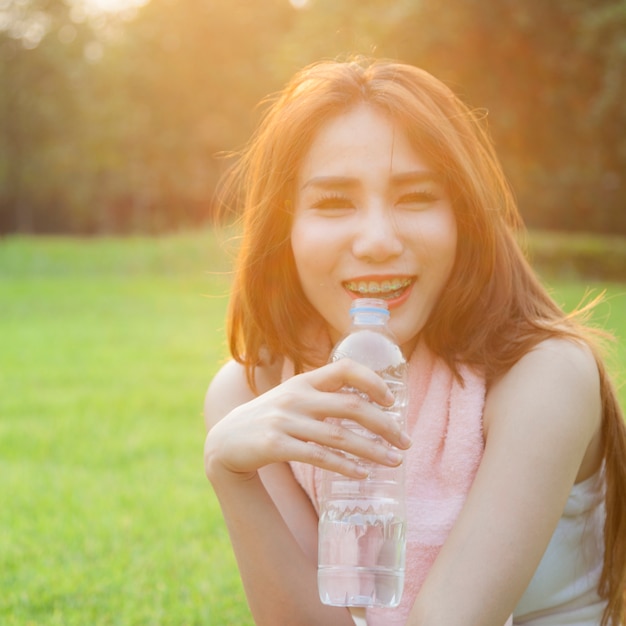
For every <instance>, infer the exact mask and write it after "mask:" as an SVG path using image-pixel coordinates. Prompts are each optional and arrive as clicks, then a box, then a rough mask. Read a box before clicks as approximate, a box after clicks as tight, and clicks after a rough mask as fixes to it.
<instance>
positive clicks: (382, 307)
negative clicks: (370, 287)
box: [350, 298, 389, 315]
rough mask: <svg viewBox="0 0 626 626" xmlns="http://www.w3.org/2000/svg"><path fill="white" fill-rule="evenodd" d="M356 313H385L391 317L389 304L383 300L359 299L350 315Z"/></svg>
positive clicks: (353, 305)
mask: <svg viewBox="0 0 626 626" xmlns="http://www.w3.org/2000/svg"><path fill="white" fill-rule="evenodd" d="M354 313H384V314H385V315H389V309H388V308H387V303H386V302H385V301H384V300H382V299H381V298H357V299H356V300H354V301H353V302H352V306H351V307H350V315H353V314H354Z"/></svg>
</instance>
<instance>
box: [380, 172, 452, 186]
mask: <svg viewBox="0 0 626 626" xmlns="http://www.w3.org/2000/svg"><path fill="white" fill-rule="evenodd" d="M391 180H392V181H393V182H394V183H396V184H405V183H423V182H435V183H441V182H442V176H441V174H439V173H437V172H435V171H433V170H415V171H412V172H401V173H399V174H392V176H391Z"/></svg>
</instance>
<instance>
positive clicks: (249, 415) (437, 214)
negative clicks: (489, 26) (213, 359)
mask: <svg viewBox="0 0 626 626" xmlns="http://www.w3.org/2000/svg"><path fill="white" fill-rule="evenodd" d="M271 102H272V103H271V106H270V107H269V109H268V110H267V113H266V115H265V117H264V118H263V120H262V122H261V126H260V127H259V129H258V130H257V132H256V134H255V135H254V137H253V140H252V141H251V143H250V144H249V146H248V150H247V151H246V152H245V153H244V154H243V156H242V158H241V160H240V161H239V163H238V164H237V165H236V167H235V169H234V171H233V175H232V177H231V178H230V179H229V180H228V181H227V182H229V183H231V184H232V185H234V187H231V188H227V189H229V190H230V191H231V192H232V194H233V195H232V197H233V198H237V199H239V200H240V201H241V204H242V206H241V207H240V208H241V210H242V212H243V227H244V230H243V237H242V241H241V250H240V255H239V258H238V263H237V266H236V272H235V278H234V282H233V290H232V297H231V301H230V310H229V316H228V325H229V341H230V348H231V354H232V357H233V360H231V361H230V362H229V363H227V364H226V365H224V367H223V368H222V369H221V370H220V371H219V372H218V374H217V375H216V377H215V378H214V379H213V381H212V382H211V384H210V386H209V389H208V392H207V395H206V402H205V416H206V423H207V427H208V430H209V432H208V435H207V438H206V442H205V470H206V474H207V477H208V478H209V480H210V481H211V483H212V484H213V488H214V490H215V493H216V495H217V497H218V499H219V501H220V505H221V506H222V510H223V513H224V517H225V520H226V524H227V526H228V530H229V532H230V536H231V540H232V543H233V547H234V550H235V554H236V557H237V560H238V564H239V568H240V572H241V577H242V580H243V584H244V587H245V589H246V592H247V595H248V600H249V604H250V609H251V611H252V614H253V616H254V619H255V623H256V624H271V625H273V624H277V623H278V624H282V623H298V624H320V623H324V624H327V625H328V626H331V625H333V626H334V625H336V626H350V625H352V626H354V622H353V620H352V614H351V612H349V611H347V610H346V609H345V608H342V607H331V606H327V605H325V604H323V603H322V602H323V601H324V597H325V596H324V594H322V601H320V597H318V594H317V591H316V587H317V585H316V579H317V543H318V533H317V528H318V517H317V512H318V511H319V510H320V501H321V496H322V492H321V491H320V490H321V489H322V484H323V482H324V481H323V476H324V474H323V473H324V472H326V471H333V472H338V473H340V474H343V475H344V476H345V477H346V478H347V479H349V478H354V479H357V478H359V476H361V473H360V471H359V470H360V468H359V460H361V459H362V460H363V461H365V462H366V463H371V462H374V463H379V464H383V465H397V464H398V463H399V462H400V461H399V460H398V459H397V458H396V459H395V460H393V459H391V458H389V456H387V454H386V453H387V451H388V447H387V445H384V444H383V443H381V441H382V439H384V440H385V441H386V443H387V444H391V445H392V446H395V447H396V448H400V449H402V450H405V451H406V453H405V456H404V461H402V462H403V463H405V466H406V475H407V492H406V502H407V511H409V515H408V516H407V553H406V563H407V566H406V572H405V582H406V584H405V591H404V595H403V597H402V599H401V601H400V604H399V606H398V607H397V608H395V609H385V610H382V609H376V608H371V607H368V608H367V611H366V616H365V619H366V623H367V626H424V624H428V626H442V625H447V624H463V625H464V626H502V625H503V624H506V625H507V626H511V625H512V624H513V625H517V624H520V625H521V624H525V625H526V626H557V625H558V624H577V625H578V626H599V625H600V624H601V625H602V626H608V625H609V624H610V625H611V626H618V624H619V625H620V626H621V625H622V624H624V621H623V619H622V615H623V608H624V606H623V605H624V600H623V591H624V587H625V584H624V581H625V580H626V539H625V537H626V509H625V505H624V503H625V502H626V460H625V459H626V431H625V429H624V423H623V419H622V415H621V410H620V407H619V405H618V403H617V398H616V394H615V390H614V388H613V387H612V384H611V382H610V380H609V378H608V376H607V374H606V370H605V367H604V365H603V363H602V360H601V358H600V356H599V351H598V349H597V348H596V346H595V340H594V337H593V335H592V333H591V331H590V329H587V328H585V327H584V326H583V325H582V324H581V323H580V320H579V318H577V317H576V316H575V315H567V314H566V313H565V312H563V311H562V310H561V309H560V308H559V307H558V306H557V304H556V303H555V302H554V301H553V300H552V299H551V298H550V296H549V294H548V293H547V292H546V290H545V289H544V287H543V286H542V285H541V283H540V282H539V280H538V279H537V277H536V276H535V275H534V273H533V272H532V269H531V267H530V266H529V264H528V262H527V261H526V259H525V257H524V255H523V252H522V250H520V248H519V246H518V244H517V238H516V236H515V229H516V228H517V227H519V226H520V224H519V218H518V213H517V208H516V205H515V201H514V198H513V195H512V193H511V190H510V188H509V186H508V183H507V181H506V179H505V178H504V174H503V172H502V169H501V167H500V164H499V161H498V158H497V156H496V154H495V152H494V148H493V144H492V143H491V141H490V139H489V136H488V135H487V133H486V131H485V128H484V126H483V125H482V120H481V118H480V116H478V115H476V114H475V113H474V112H473V111H471V110H470V109H468V108H467V107H466V106H465V105H464V104H463V103H462V102H461V101H460V100H459V99H458V98H457V97H456V96H455V95H454V94H453V93H452V92H451V91H450V90H449V89H448V88H447V87H446V86H445V85H443V84H442V83H441V82H440V81H438V80H437V79H436V78H435V77H433V76H431V75H430V74H428V73H426V72H424V71H422V70H420V69H418V68H415V67H412V66H408V65H404V64H401V63H394V62H390V61H376V60H374V59H357V60H355V61H349V62H345V63H335V62H322V63H317V64H314V65H312V66H311V67H308V68H305V69H304V70H303V71H302V72H300V73H299V74H297V75H296V76H295V77H294V79H293V80H292V82H290V83H289V84H288V85H287V86H286V87H285V89H284V90H283V91H282V92H280V93H279V94H277V95H276V97H275V98H274V99H273V100H272V101H271ZM373 295H376V296H377V297H383V298H384V299H385V300H386V302H387V305H388V308H389V312H390V314H391V320H390V327H391V329H392V330H393V333H394V334H395V335H396V337H397V338H398V340H399V342H400V343H401V345H402V349H403V351H404V352H405V354H406V357H407V361H408V363H409V380H410V381H412V382H410V383H409V406H408V419H407V427H408V432H409V435H410V436H409V440H408V441H407V440H405V439H403V438H402V437H401V436H400V433H399V426H398V424H396V423H395V422H394V421H393V419H390V416H389V415H388V414H387V412H385V411H384V410H382V407H383V406H384V405H385V395H386V394H388V389H387V388H386V385H385V384H384V381H383V380H382V378H380V377H379V376H378V375H376V374H375V372H373V371H371V370H369V369H367V368H364V367H362V366H361V365H359V364H357V363H355V362H354V361H350V360H349V359H342V360H339V361H334V362H329V359H328V356H329V352H330V349H331V345H332V343H333V341H336V340H337V338H338V336H339V335H341V334H342V333H343V332H345V331H346V330H347V325H348V323H349V317H348V309H349V307H350V304H351V303H352V301H353V300H354V299H355V298H357V297H359V296H373ZM346 388H351V389H354V390H356V391H357V392H358V393H357V394H355V395H353V396H352V397H351V398H350V397H349V396H348V395H347V394H346V393H345V389H346ZM472 389H473V390H474V391H473V392H471V390H472ZM470 392H471V395H466V394H470ZM367 399H370V400H371V402H367ZM436 407H440V409H438V408H436ZM455 407H456V408H455ZM327 417H334V418H339V419H342V420H350V421H353V422H356V423H358V424H360V425H361V426H362V427H363V428H364V429H367V430H368V431H371V434H372V435H375V436H369V435H368V436H367V437H363V436H359V435H358V434H357V433H356V432H355V431H353V430H351V429H346V428H339V429H337V428H336V427H335V424H334V423H332V422H329V421H328V420H327V419H326V418H327ZM411 441H412V442H413V445H412V446H411V445H410V444H411ZM465 454H467V456H465V457H464V458H465V459H466V461H467V463H466V462H461V461H460V459H461V456H462V455H465ZM422 463H423V464H422ZM341 493H342V497H343V495H344V494H351V493H353V492H349V491H345V492H343V491H342V492H341ZM345 497H346V500H351V504H350V506H354V507H355V509H356V508H360V509H361V510H364V509H363V503H362V502H359V499H358V497H357V498H356V499H351V498H352V496H351V495H345ZM364 517H366V516H365V515H364ZM346 532H348V531H346ZM366 535H367V532H365V533H364V535H363V536H366ZM383 552H384V550H383V551H381V553H380V557H381V560H380V562H379V566H380V567H381V568H383V567H384V564H383V560H384V555H383ZM546 581H549V584H548V583H546ZM449 598H454V600H455V601H454V602H453V603H451V602H450V601H449Z"/></svg>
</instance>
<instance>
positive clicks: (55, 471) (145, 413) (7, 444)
mask: <svg viewBox="0 0 626 626" xmlns="http://www.w3.org/2000/svg"><path fill="white" fill-rule="evenodd" d="M225 267H226V264H225V262H224V260H223V258H222V255H221V254H220V253H219V251H218V250H217V246H216V243H215V239H214V238H213V237H212V236H211V235H210V234H209V233H206V232H205V233H200V234H195V235H190V234H181V235H174V236H169V237H166V238H162V239H142V238H130V239H124V240H122V239H98V240H88V239H84V240H70V239H29V238H8V239H4V240H2V239H0V476H1V481H2V483H1V484H2V487H1V491H0V493H1V494H2V495H1V500H0V502H1V505H0V589H1V590H2V591H1V593H0V624H2V625H3V626H18V625H19V626H26V625H31V624H32V625H36V626H44V625H45V626H48V625H55V626H57V625H58V626H95V625H105V624H106V625H109V624H111V625H113V624H115V625H124V626H126V625H148V624H150V625H175V626H185V625H200V624H202V625H203V626H206V625H215V626H223V625H233V626H237V625H244V624H245V625H248V624H250V625H251V624H252V620H251V618H250V617H249V614H248V611H247V608H246V606H245V602H244V601H243V593H242V591H241V586H240V583H239V579H238V576H237V573H236V569H235V565H234V560H233V557H232V554H231V551H230V546H229V543H228V538H227V535H226V531H225V528H224V525H223V523H222V520H221V517H220V513H219V509H218V506H217V504H216V502H215V499H214V498H213V496H212V493H211V489H210V487H209V485H208V482H207V481H206V479H205V477H204V472H203V466H202V446H203V441H204V427H203V423H202V417H201V410H202V399H203V393H204V389H205V387H206V384H207V382H208V380H209V379H210V377H211V376H212V374H213V373H214V372H215V370H216V369H217V367H218V366H219V363H220V362H221V361H222V360H223V359H224V358H225V355H226V348H225V345H224V339H223V317H224V311H225V307H226V298H225V294H226V291H227V286H228V277H227V275H226V274H225V273H224V270H225ZM548 282H549V281H548ZM551 286H552V287H553V288H554V291H555V297H556V298H557V300H559V301H560V302H562V303H563V304H565V305H566V307H568V308H571V307H572V306H574V305H575V304H576V303H577V302H578V301H579V300H580V299H581V298H582V297H583V295H584V294H585V292H586V290H587V287H588V286H587V285H586V284H585V283H583V282H580V281H575V280H571V279H569V280H568V281H567V282H563V281H561V282H559V281H556V282H554V284H551ZM590 287H591V288H592V289H595V290H596V291H599V290H600V289H602V288H604V287H607V288H608V293H607V295H608V299H607V302H606V303H605V304H603V305H602V306H601V307H600V308H599V309H598V315H597V320H598V322H599V323H600V324H602V325H604V326H605V327H607V328H610V329H612V330H613V331H614V332H615V333H616V334H617V336H618V338H619V348H618V351H617V363H616V369H620V370H621V371H624V370H626V284H612V285H598V284H596V285H590ZM624 391H625V390H624V389H622V395H621V397H622V402H623V403H624V400H625V399H626V396H625V394H624Z"/></svg>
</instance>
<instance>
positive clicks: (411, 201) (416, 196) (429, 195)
mask: <svg viewBox="0 0 626 626" xmlns="http://www.w3.org/2000/svg"><path fill="white" fill-rule="evenodd" d="M436 200H437V196H436V195H435V194H434V193H433V192H432V191H412V192H411V193H406V194H404V195H402V196H400V198H399V199H398V204H399V205H409V206H411V205H415V206H420V207H421V206H423V205H425V204H431V203H433V202H435V201H436Z"/></svg>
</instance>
